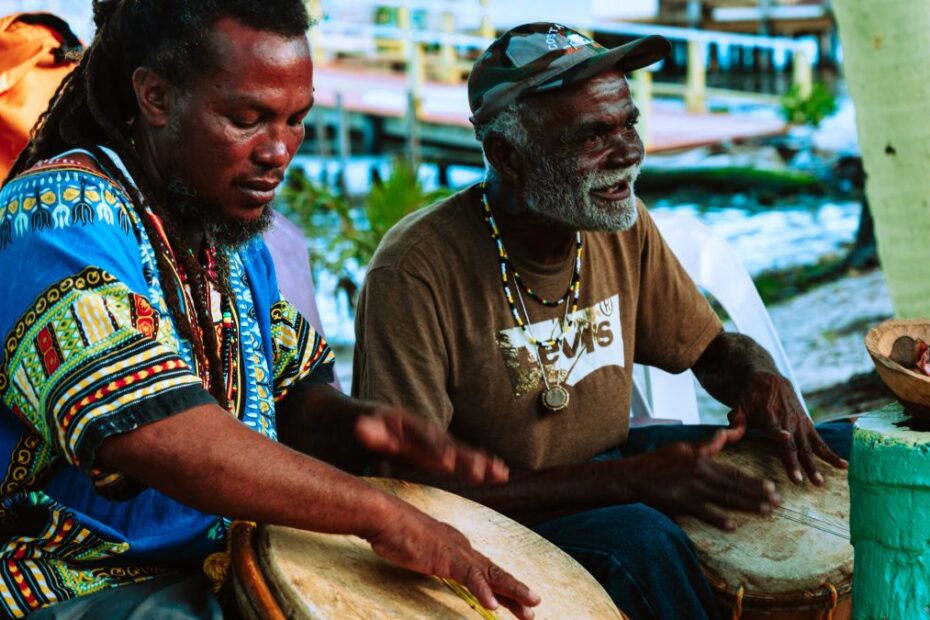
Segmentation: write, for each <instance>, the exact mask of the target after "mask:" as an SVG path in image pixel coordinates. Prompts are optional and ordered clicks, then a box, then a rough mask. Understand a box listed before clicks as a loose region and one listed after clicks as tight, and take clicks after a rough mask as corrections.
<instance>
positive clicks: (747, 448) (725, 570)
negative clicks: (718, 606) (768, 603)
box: [679, 441, 853, 605]
mask: <svg viewBox="0 0 930 620" xmlns="http://www.w3.org/2000/svg"><path fill="white" fill-rule="evenodd" d="M718 458H719V459H720V461H722V462H726V463H729V464H731V465H734V466H735V467H738V468H740V469H741V470H742V471H744V472H746V473H751V474H752V475H755V476H759V477H764V478H768V479H769V480H772V481H773V482H774V483H775V485H776V487H777V489H778V494H779V495H780V496H781V506H779V507H778V508H776V509H775V510H774V511H773V513H772V514H771V515H769V516H767V517H763V516H759V515H751V514H748V513H744V512H736V511H731V512H729V513H728V514H729V516H730V517H732V518H733V520H734V521H735V522H736V524H737V529H736V531H735V532H732V533H727V532H723V531H721V530H719V529H717V528H715V527H712V526H710V525H706V524H704V523H703V522H701V521H698V520H697V519H695V518H692V517H684V518H681V519H679V523H680V524H681V526H682V528H683V529H684V530H685V531H686V532H687V533H688V535H689V536H690V537H691V540H692V541H693V542H694V544H695V546H696V548H697V550H698V555H699V556H700V558H701V562H702V563H703V565H704V568H705V571H706V573H707V575H708V578H709V580H710V581H711V583H712V584H713V585H714V586H715V587H716V588H718V590H725V591H726V592H727V593H728V594H730V595H733V594H735V592H736V591H737V590H738V589H739V586H740V585H742V586H743V587H744V588H745V596H744V600H746V599H756V600H762V601H764V600H767V599H771V600H772V604H773V605H775V604H777V603H778V602H783V603H787V602H788V599H792V600H795V601H796V602H798V603H802V602H804V601H809V602H811V603H813V602H816V601H823V600H829V599H830V598H831V596H832V595H831V593H830V591H829V588H828V587H827V584H832V585H833V586H834V587H835V588H836V589H837V591H838V593H839V595H840V596H843V595H845V594H848V592H849V589H850V583H851V580H852V573H853V547H852V545H851V544H850V542H849V485H848V483H847V480H846V472H845V471H844V470H840V469H836V468H834V467H832V466H830V465H828V464H826V463H824V462H823V461H818V464H819V465H820V468H819V469H820V472H821V473H822V474H823V477H824V484H823V485H822V486H820V487H817V486H814V485H813V484H812V483H811V482H809V481H807V480H805V482H804V484H803V485H797V484H794V483H793V482H791V481H789V480H788V476H787V474H786V472H785V467H784V465H783V464H782V461H781V459H779V458H778V457H777V455H776V452H775V450H774V447H773V446H771V445H769V444H765V443H762V442H754V441H745V442H742V443H740V444H738V445H736V446H733V447H732V448H729V449H727V450H726V451H725V452H724V453H723V454H722V455H721V456H720V457H718Z"/></svg>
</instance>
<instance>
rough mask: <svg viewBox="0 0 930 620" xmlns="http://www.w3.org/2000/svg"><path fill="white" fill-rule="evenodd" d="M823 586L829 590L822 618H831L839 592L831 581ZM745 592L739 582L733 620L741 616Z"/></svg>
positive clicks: (827, 619) (828, 619)
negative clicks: (827, 602) (827, 604)
mask: <svg viewBox="0 0 930 620" xmlns="http://www.w3.org/2000/svg"><path fill="white" fill-rule="evenodd" d="M823 587H824V588H826V589H827V590H829V591H830V607H828V608H827V610H826V614H825V615H824V620H833V612H834V611H836V606H837V605H838V604H839V600H840V593H839V592H838V591H837V589H836V586H834V585H833V584H832V583H825V584H823ZM745 594H746V587H745V586H743V584H740V586H739V588H738V589H737V590H736V597H735V599H734V601H733V615H732V618H733V620H740V618H742V616H743V596H744V595H745Z"/></svg>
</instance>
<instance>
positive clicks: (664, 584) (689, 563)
mask: <svg viewBox="0 0 930 620" xmlns="http://www.w3.org/2000/svg"><path fill="white" fill-rule="evenodd" d="M720 428H721V427H719V426H708V425H694V426H691V425H688V426H683V425H682V426H647V427H640V428H633V429H631V430H630V435H629V439H628V440H627V442H626V444H624V445H623V446H622V447H621V448H616V449H613V450H609V451H608V452H605V453H603V454H600V455H598V456H597V457H595V459H594V460H600V461H603V460H613V459H619V458H623V457H625V456H635V455H637V454H644V453H647V452H652V451H654V450H656V449H657V448H659V447H661V446H663V445H665V444H667V443H672V442H676V441H687V442H701V441H707V440H708V439H710V438H711V437H712V436H713V434H714V433H715V432H716V431H718V430H719V429H720ZM817 431H818V432H819V433H820V435H821V437H823V439H824V441H826V442H827V444H828V445H829V446H830V448H831V449H833V451H834V452H836V453H837V454H839V455H840V456H841V457H843V458H845V459H848V458H849V452H850V448H851V445H852V425H851V424H846V423H837V422H834V423H830V424H821V425H818V426H817ZM752 436H753V433H748V434H747V437H752ZM825 466H826V467H829V465H825ZM533 529H534V530H535V531H536V532H537V533H538V534H540V535H541V536H542V537H543V538H545V539H547V540H549V541H550V542H552V543H553V544H555V545H556V546H558V547H559V548H561V549H562V550H563V551H565V552H566V553H568V554H569V555H570V556H572V557H573V558H575V560H577V561H578V563H580V564H581V565H582V566H584V567H585V568H586V569H587V570H588V572H590V573H591V574H592V575H593V576H594V577H595V578H596V579H597V580H598V582H600V584H601V585H602V586H603V587H604V589H605V590H607V593H608V594H609V595H610V597H611V598H612V599H613V601H614V603H616V605H617V607H619V608H620V609H621V610H623V613H625V614H626V615H627V616H629V617H630V618H631V620H642V619H652V618H655V619H658V620H666V619H671V618H689V619H694V620H698V619H703V618H717V617H719V612H718V609H717V605H716V602H715V600H714V594H713V591H712V590H711V587H710V585H709V584H708V583H707V580H706V579H705V578H704V574H703V572H702V571H701V564H700V561H699V560H698V557H697V554H696V552H695V549H694V546H693V545H692V544H691V541H690V540H689V539H688V536H687V535H686V534H685V533H684V531H682V529H681V528H680V527H678V525H676V524H675V522H674V521H672V520H671V519H669V518H668V517H667V516H665V515H664V514H662V513H661V512H659V511H657V510H655V509H653V508H650V507H648V506H645V505H643V504H622V505H616V506H605V507H603V508H597V509H594V510H587V511H584V512H579V513H576V514H573V515H568V516H565V517H559V518H557V519H553V520H551V521H545V522H543V523H540V524H538V525H536V526H534V527H533Z"/></svg>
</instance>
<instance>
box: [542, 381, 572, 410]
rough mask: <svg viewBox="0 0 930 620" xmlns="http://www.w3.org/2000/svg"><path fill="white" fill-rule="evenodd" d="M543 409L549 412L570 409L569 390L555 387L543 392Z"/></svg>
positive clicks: (559, 386) (558, 386)
mask: <svg viewBox="0 0 930 620" xmlns="http://www.w3.org/2000/svg"><path fill="white" fill-rule="evenodd" d="M541 398H542V404H543V407H545V408H546V409H548V410H549V411H561V410H563V409H565V408H566V407H568V390H566V389H565V388H564V387H562V386H561V385H554V386H552V387H550V388H546V389H545V390H543V393H542V394H541Z"/></svg>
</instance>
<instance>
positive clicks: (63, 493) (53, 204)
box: [0, 0, 538, 618]
mask: <svg viewBox="0 0 930 620" xmlns="http://www.w3.org/2000/svg"><path fill="white" fill-rule="evenodd" d="M95 21H96V24H97V34H96V37H95V39H94V41H93V43H92V45H91V46H90V47H89V48H88V50H87V52H86V53H85V55H84V57H83V59H82V60H81V62H80V64H79V65H78V66H77V68H76V69H75V70H74V72H73V73H71V74H70V76H69V77H68V78H67V79H66V80H65V81H64V82H63V83H62V85H61V87H60V88H59V90H58V92H57V93H56V95H55V97H54V98H53V100H52V104H51V106H50V108H49V110H48V111H47V112H46V114H45V115H44V116H43V118H42V119H40V121H39V123H38V125H37V129H36V131H35V133H34V135H33V138H32V140H31V142H30V143H29V145H28V147H27V148H26V150H25V151H24V152H23V153H22V154H21V155H20V157H19V158H18V160H17V161H16V163H15V165H14V167H13V169H12V171H11V173H10V176H9V178H8V179H7V181H6V183H5V185H4V187H3V189H2V192H0V299H2V300H3V304H2V306H0V333H2V334H3V335H4V338H5V340H4V344H5V346H4V348H3V350H2V352H0V400H2V403H0V467H2V468H3V469H0V472H2V476H3V479H2V483H0V485H2V487H0V520H2V521H0V539H2V549H0V560H2V561H0V616H12V617H22V616H24V615H26V614H29V613H31V612H34V611H36V610H39V611H37V612H36V614H35V615H36V617H40V618H41V617H45V618H49V617H56V618H61V617H67V618H75V617H94V618H97V617H105V618H122V617H134V618H135V617H151V616H153V615H159V616H162V615H170V617H172V618H174V617H179V618H186V617H219V616H220V615H221V611H220V607H219V604H218V603H217V601H216V599H215V598H214V597H213V596H212V595H211V594H210V592H209V589H208V587H207V586H208V584H207V582H206V579H205V578H204V576H203V573H202V570H201V565H202V563H203V561H204V559H205V558H206V557H207V556H208V555H209V554H211V553H214V552H217V551H219V550H221V549H222V547H223V544H224V541H225V537H226V531H227V527H228V525H229V519H235V518H239V519H249V520H256V521H261V522H267V523H276V524H282V525H288V526H292V527H299V528H305V529H313V530H318V531H324V532H333V533H345V534H355V535H358V536H361V537H363V538H365V539H367V540H368V541H370V542H371V544H372V546H373V548H374V550H375V551H376V552H377V553H379V554H381V555H382V556H384V557H385V558H387V559H388V560H391V561H393V562H395V563H398V564H400V565H402V566H405V567H407V568H409V569H412V570H416V571H420V572H423V573H429V574H436V575H440V576H443V577H448V578H452V579H456V580H458V581H460V582H462V583H464V584H465V585H466V586H467V587H468V588H469V589H471V591H472V592H473V593H474V594H475V595H476V596H477V598H478V600H479V601H480V602H481V603H482V604H483V605H485V606H487V607H490V608H494V607H496V606H497V600H500V601H501V602H502V603H504V604H505V605H507V606H508V607H510V608H511V609H513V610H514V612H515V613H516V614H517V615H518V616H520V617H523V618H529V617H532V612H531V610H530V609H529V607H531V606H533V605H535V604H536V603H538V597H536V596H535V595H534V594H533V593H532V592H530V591H529V590H528V589H527V588H526V586H524V585H523V584H521V583H519V582H518V581H516V580H515V579H514V578H512V577H511V576H509V575H508V574H506V573H505V572H504V571H502V570H501V569H500V568H498V567H497V566H495V565H494V564H492V563H491V562H490V561H489V560H487V559H486V558H484V557H483V556H481V555H480V554H478V553H477V552H476V551H474V550H473V549H472V548H471V546H470V545H469V543H468V541H467V540H466V539H465V538H464V537H463V536H462V535H461V534H460V533H458V532H456V531H455V530H453V529H452V528H450V527H448V526H446V525H443V524H441V523H439V522H437V521H435V520H433V519H431V518H429V517H428V516H426V515H424V514H423V513H421V512H419V511H417V510H415V509H414V508H412V507H411V506H409V505H408V504H405V503H402V502H400V501H398V500H396V499H394V498H392V497H389V496H387V495H385V494H383V493H380V492H377V491H375V490H374V489H373V488H371V487H370V486H369V485H367V484H365V483H363V482H361V481H359V480H357V479H356V478H354V477H352V476H350V475H348V474H346V473H343V472H341V471H339V470H337V469H335V468H333V467H331V466H329V465H326V464H324V463H322V462H321V461H318V460H315V459H314V458H311V457H309V456H306V455H305V454H303V453H302V452H313V453H314V454H316V455H318V456H323V457H326V458H330V459H334V460H338V461H339V463H340V464H344V465H350V464H355V463H357V462H359V460H360V459H363V458H365V456H366V455H367V454H369V453H372V452H377V453H382V454H388V455H391V456H393V457H394V458H399V459H401V460H404V461H405V462H410V463H413V464H416V465H419V466H421V467H426V468H429V469H432V470H437V471H441V472H446V473H458V474H459V475H460V476H462V477H465V478H467V479H470V480H472V481H474V482H481V481H502V480H504V479H505V478H506V475H507V470H506V467H505V466H504V465H503V464H502V463H501V462H500V461H499V460H498V459H494V458H491V457H488V456H486V455H485V454H484V453H482V452H479V451H475V450H472V449H469V448H467V447H464V446H460V445H458V444H456V443H454V442H453V441H452V440H450V439H449V438H448V436H447V435H446V434H445V433H444V432H443V431H441V430H438V427H436V426H433V425H429V424H427V423H424V422H421V421H419V420H418V419H416V418H414V417H413V416H411V415H409V414H407V413H406V412H404V411H402V410H399V409H396V408H391V407H387V406H382V405H378V404H376V403H370V402H360V401H353V400H351V399H348V398H346V397H343V396H342V395H340V394H338V393H337V392H336V391H335V390H333V389H332V388H331V387H329V386H328V385H327V384H328V383H329V382H330V381H331V379H332V353H331V351H330V349H329V347H328V346H327V345H326V343H325V342H323V340H322V339H321V338H320V337H319V336H318V335H317V334H316V333H315V332H314V330H313V329H312V327H311V326H310V325H309V324H308V323H307V322H306V321H305V320H304V319H303V318H302V317H301V316H300V315H299V314H298V313H297V312H296V311H295V310H294V308H293V307H292V306H291V305H289V304H288V303H287V302H286V301H284V300H282V299H280V296H279V295H278V293H277V286H276V283H275V275H274V269H273V266H272V263H271V260H270V258H269V254H268V252H267V250H266V248H265V247H264V245H263V244H262V243H261V241H260V239H259V238H258V237H257V236H256V235H257V233H258V232H260V231H261V230H262V229H263V228H264V227H265V226H266V225H267V223H268V222H269V220H270V215H271V211H270V209H269V207H268V206H267V205H268V203H269V202H270V201H271V200H272V198H273V197H274V192H275V188H276V187H277V185H278V183H279V181H280V180H281V178H282V175H283V172H284V170H285V167H286V166H287V165H288V163H289V162H290V160H291V157H292V156H293V155H294V153H295V151H296V149H297V147H298V145H299V143H300V141H301V139H302V138H303V131H304V129H303V119H304V116H305V115H306V113H307V111H308V110H309V109H310V107H311V105H312V66H311V61H310V54H309V49H308V43H307V39H306V36H305V32H306V29H307V27H308V17H307V14H306V11H305V8H304V6H303V3H302V2H301V1H300V0H263V1H262V2H254V0H224V2H215V1H214V0H159V1H158V2H154V1H148V0H109V1H107V2H98V3H96V4H95ZM276 438H280V440H281V442H282V443H284V444H288V445H289V446H291V447H293V448H297V450H293V449H291V448H288V447H285V446H283V445H281V444H280V443H277V442H276V441H274V440H275V439H276ZM3 463H6V465H5V466H4V465H3ZM217 515H219V516H217ZM56 603H57V604H56Z"/></svg>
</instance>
